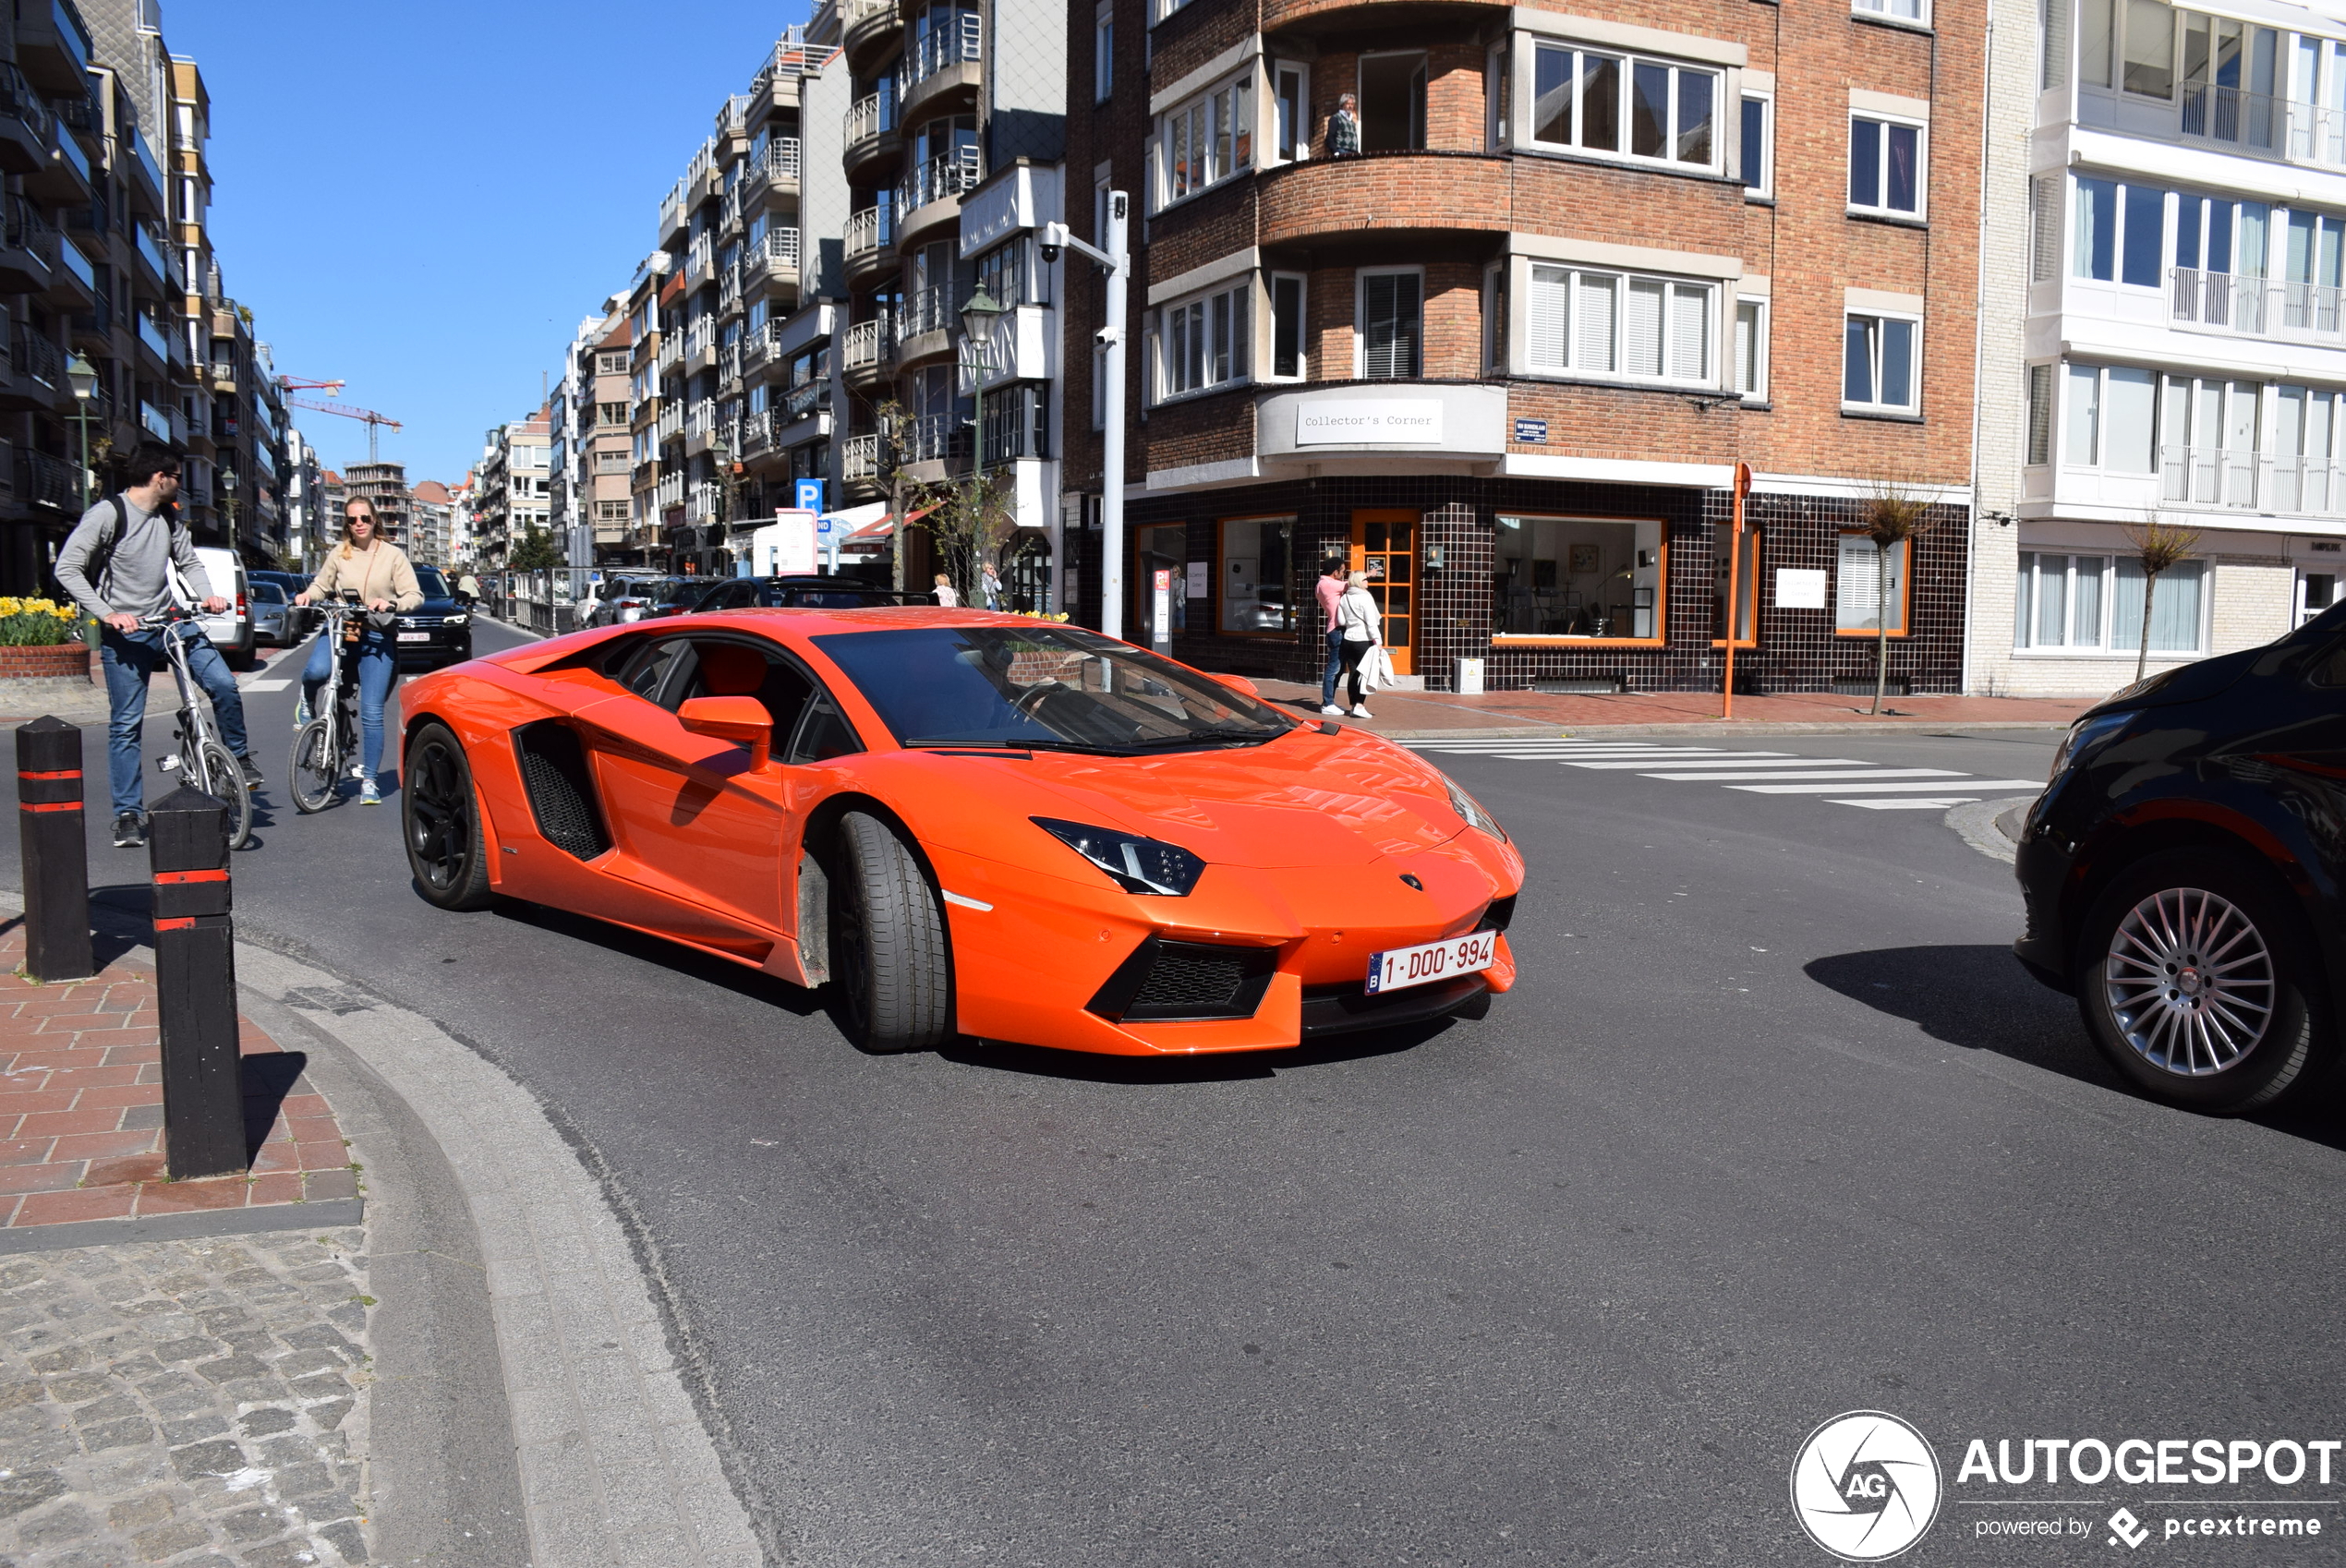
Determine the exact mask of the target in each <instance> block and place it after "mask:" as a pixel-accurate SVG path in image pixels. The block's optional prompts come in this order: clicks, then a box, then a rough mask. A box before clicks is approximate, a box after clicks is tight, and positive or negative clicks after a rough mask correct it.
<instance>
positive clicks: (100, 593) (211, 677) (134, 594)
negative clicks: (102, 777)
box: [56, 450, 260, 850]
mask: <svg viewBox="0 0 2346 1568" xmlns="http://www.w3.org/2000/svg"><path fill="white" fill-rule="evenodd" d="M127 478H128V480H129V484H128V485H127V488H124V489H123V490H122V491H121V492H120V493H118V494H115V495H110V496H108V497H106V498H105V499H104V500H103V501H100V502H98V504H97V505H95V506H93V507H91V509H90V510H89V511H88V512H85V513H82V514H81V521H80V522H79V523H77V524H75V525H74V529H73V532H72V533H71V534H69V535H67V537H66V542H65V548H64V549H61V550H59V551H58V552H57V564H56V574H57V581H58V583H59V584H60V585H63V586H64V588H65V590H66V592H67V593H68V594H70V595H72V596H73V602H74V603H76V604H78V605H79V606H80V607H81V608H82V609H83V610H84V611H86V612H87V613H89V614H90V615H92V616H95V617H96V618H97V619H98V621H99V622H100V623H101V624H102V625H103V627H104V631H103V633H102V635H101V639H100V642H99V645H98V662H99V664H100V665H101V666H103V669H105V672H106V713H107V724H106V775H107V783H108V786H109V787H110V789H111V790H113V794H114V841H115V848H116V849H119V850H133V849H137V848H138V847H139V845H141V844H144V843H145V842H146V841H147V818H146V810H145V807H146V792H145V790H143V789H142V788H141V782H142V779H143V778H144V775H145V773H146V758H145V756H144V754H142V752H141V750H140V742H141V741H142V740H143V738H144V734H145V727H146V718H147V682H148V681H150V680H151V679H152V678H153V676H154V673H155V671H156V670H158V669H162V668H163V661H164V658H165V657H166V656H165V654H164V653H163V638H164V637H165V636H167V635H170V634H171V633H169V632H168V631H166V630H165V629H164V628H162V627H144V626H141V625H140V624H139V621H142V620H143V619H144V618H146V617H147V616H150V615H152V614H154V613H155V612H156V611H157V610H159V609H163V608H164V607H165V606H167V605H171V604H177V605H179V606H181V607H182V608H183V609H193V608H196V607H197V605H198V604H199V603H200V606H201V608H202V609H203V611H204V613H205V614H207V615H217V614H219V613H220V612H221V611H223V610H224V609H227V608H228V600H227V598H226V597H224V595H223V594H222V593H221V592H220V589H221V587H222V586H223V585H221V584H217V583H214V582H212V576H211V573H208V572H206V571H205V570H204V564H203V561H202V560H201V558H200V557H199V556H198V555H197V554H196V546H195V541H194V540H193V539H191V538H190V537H188V534H187V528H186V527H185V526H183V525H181V524H180V523H179V521H178V508H177V505H176V502H177V500H178V496H179V460H178V459H177V458H175V457H173V456H171V455H170V454H169V453H167V452H160V451H154V450H148V451H142V452H139V455H138V456H137V457H135V458H133V459H132V460H131V463H130V468H129V471H128V474H127ZM225 586H226V587H227V588H228V590H229V591H230V592H231V593H233V592H234V591H235V590H236V585H235V584H233V583H231V584H227V585H225ZM199 596H200V598H199ZM187 669H188V672H189V673H190V674H192V675H193V676H195V678H196V683H197V684H198V685H200V686H201V687H202V688H203V690H204V695H205V696H207V697H209V698H210V699H211V700H212V713H213V715H214V716H215V717H216V718H218V719H219V721H220V738H221V740H222V741H223V742H226V744H227V747H228V749H229V750H230V751H232V752H234V753H236V763H237V766H240V767H241V768H242V769H243V770H244V776H245V788H247V789H248V790H249V789H253V788H256V787H257V786H259V784H260V768H259V767H257V766H254V765H253V760H252V758H251V756H250V755H249V754H248V752H247V741H246V736H245V704H244V698H243V697H242V696H240V695H239V694H237V691H236V677H235V676H233V675H231V674H229V673H228V666H227V662H226V661H225V660H224V659H223V658H222V657H220V650H219V649H217V648H215V647H213V646H212V643H211V640H210V639H209V638H205V637H196V638H192V639H191V640H190V641H189V643H188V646H187Z"/></svg>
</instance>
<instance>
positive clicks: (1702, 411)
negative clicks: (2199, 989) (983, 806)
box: [1064, 0, 1986, 691]
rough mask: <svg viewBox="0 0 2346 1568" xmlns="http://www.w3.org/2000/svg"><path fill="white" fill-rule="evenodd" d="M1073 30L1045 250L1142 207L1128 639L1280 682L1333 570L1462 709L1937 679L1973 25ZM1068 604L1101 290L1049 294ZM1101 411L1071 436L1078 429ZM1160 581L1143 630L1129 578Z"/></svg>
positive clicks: (1966, 535)
mask: <svg viewBox="0 0 2346 1568" xmlns="http://www.w3.org/2000/svg"><path fill="white" fill-rule="evenodd" d="M1604 9H1605V15H1603V16H1602V17H1599V16H1593V15H1590V14H1586V8H1574V9H1569V10H1567V9H1565V8H1561V7H1553V8H1552V7H1549V6H1543V5H1530V6H1500V5H1495V4H1453V5H1444V6H1419V5H1413V4H1397V3H1391V0H1386V3H1378V4H1368V3H1365V0H1189V3H1188V4H1186V5H1181V4H1178V3H1177V0H1082V3H1081V4H1078V5H1077V6H1074V7H1073V8H1071V9H1070V13H1069V29H1068V36H1069V41H1070V42H1069V49H1068V53H1069V67H1070V68H1069V105H1070V113H1069V116H1068V149H1067V157H1066V168H1067V169H1068V171H1069V177H1070V181H1071V182H1072V181H1075V180H1077V179H1079V178H1082V177H1084V176H1083V175H1079V174H1078V172H1079V171H1082V172H1087V175H1088V178H1089V181H1090V183H1091V185H1092V186H1093V187H1094V188H1093V190H1092V191H1091V192H1090V193H1088V194H1086V195H1084V196H1082V197H1079V196H1077V195H1076V194H1075V193H1073V192H1070V198H1069V199H1068V202H1067V207H1068V211H1069V214H1070V223H1074V224H1075V225H1076V226H1077V228H1078V231H1079V232H1082V231H1083V229H1084V227H1085V224H1086V222H1087V219H1088V221H1089V223H1090V224H1091V225H1092V227H1093V229H1094V233H1096V230H1097V227H1098V225H1099V224H1100V223H1101V221H1102V220H1101V216H1100V215H1101V213H1102V212H1103V211H1104V210H1105V197H1106V191H1107V190H1109V189H1110V188H1115V189H1120V190H1125V191H1129V192H1131V197H1132V212H1133V222H1132V240H1133V250H1134V254H1135V271H1134V276H1133V279H1132V283H1131V312H1132V315H1131V320H1130V322H1129V323H1128V324H1129V326H1130V328H1131V332H1132V334H1133V336H1132V339H1131V343H1132V352H1131V355H1130V356H1129V363H1128V372H1129V375H1130V378H1131V381H1130V385H1129V386H1128V388H1127V399H1128V407H1129V409H1130V410H1131V427H1130V436H1129V440H1128V445H1127V449H1126V450H1127V457H1126V464H1127V471H1126V473H1125V476H1124V479H1125V484H1126V490H1125V494H1126V497H1127V501H1126V510H1125V518H1126V529H1127V545H1128V549H1129V550H1130V552H1131V553H1130V558H1129V560H1128V561H1127V562H1126V571H1125V581H1126V583H1127V584H1128V585H1129V592H1130V598H1129V601H1128V604H1127V607H1126V610H1125V625H1126V634H1127V635H1128V636H1131V638H1133V640H1135V641H1148V640H1151V639H1153V638H1154V639H1156V640H1158V641H1160V642H1161V643H1164V644H1167V645H1170V647H1171V649H1172V651H1173V652H1174V653H1175V655H1176V656H1177V657H1182V658H1184V659H1188V660H1191V661H1192V662H1195V663H1198V664H1201V665H1203V666H1206V667H1209V668H1219V669H1233V670H1239V671H1241V672H1256V673H1278V674H1284V675H1310V674H1314V673H1316V670H1317V668H1318V665H1319V662H1320V652H1319V649H1320V634H1321V627H1320V625H1319V624H1318V619H1317V610H1316V608H1315V607H1314V606H1313V604H1312V599H1311V593H1310V590H1311V585H1312V579H1313V577H1314V576H1315V575H1316V572H1317V568H1318V565H1319V563H1320V562H1321V561H1323V560H1324V559H1326V558H1328V557H1330V556H1340V557H1344V558H1347V559H1348V560H1350V561H1352V562H1353V563H1354V564H1355V565H1356V566H1357V567H1360V568H1361V569H1363V570H1366V571H1367V572H1369V573H1371V575H1372V580H1373V586H1374V587H1375V588H1376V591H1377V592H1378V594H1379V596H1380V597H1382V598H1383V600H1384V601H1385V611H1386V624H1387V642H1388V645H1390V646H1391V648H1392V651H1393V654H1394V657H1395V661H1396V664H1397V667H1398V668H1399V669H1401V671H1402V672H1403V673H1404V674H1405V675H1410V674H1414V675H1415V676H1417V677H1420V678H1422V679H1423V680H1424V681H1426V683H1427V684H1428V685H1430V686H1431V687H1433V689H1436V690H1442V689H1452V688H1454V686H1455V683H1456V681H1457V675H1458V669H1459V666H1458V661H1459V660H1461V659H1480V660H1482V661H1484V669H1485V673H1486V680H1487V681H1488V683H1489V684H1490V685H1491V686H1492V687H1493V688H1494V689H1511V688H1522V687H1526V686H1533V685H1547V686H1558V685H1566V684H1572V685H1578V684H1581V683H1586V684H1587V685H1589V686H1592V687H1602V686H1611V685H1619V686H1622V687H1626V688H1627V689H1631V690H1657V689H1672V688H1687V687H1699V686H1702V685H1706V684H1715V683H1716V681H1718V680H1719V679H1720V673H1721V671H1720V668H1719V661H1720V658H1721V655H1722V652H1723V643H1722V642H1721V638H1722V637H1723V633H1724V629H1725V624H1726V619H1727V617H1726V599H1727V591H1726V583H1725V578H1726V568H1727V561H1726V553H1727V551H1726V547H1725V544H1724V540H1725V539H1726V538H1727V537H1728V532H1727V529H1728V525H1729V522H1730V518H1731V513H1732V495H1733V476H1734V472H1735V465H1736V464H1738V463H1743V464H1748V465H1749V467H1750V469H1751V470H1752V472H1753V476H1754V478H1753V484H1752V488H1751V492H1750V497H1749V501H1748V505H1747V524H1748V526H1749V530H1750V532H1749V534H1748V536H1747V545H1746V549H1747V556H1746V560H1745V562H1744V569H1743V570H1742V571H1741V572H1740V573H1739V574H1738V575H1739V579H1740V582H1741V584H1742V585H1743V592H1744V604H1743V609H1742V611H1741V613H1740V615H1739V616H1738V617H1737V621H1738V631H1739V633H1741V636H1742V638H1743V644H1742V646H1743V649H1744V651H1742V652H1739V654H1738V663H1737V669H1738V683H1739V684H1742V683H1745V681H1747V682H1748V684H1749V686H1750V687H1752V688H1753V689H1759V690H1816V689H1820V688H1824V687H1828V686H1831V685H1832V684H1835V683H1838V682H1843V681H1859V680H1869V678H1870V674H1871V670H1872V663H1873V658H1874V655H1875V631H1876V624H1877V623H1876V620H1875V615H1876V604H1877V602H1878V600H1877V591H1878V578H1877V572H1878V570H1879V568H1878V565H1877V557H1876V554H1875V551H1874V548H1873V546H1872V544H1871V543H1870V541H1869V540H1867V539H1866V538H1865V537H1864V536H1863V534H1862V533H1861V532H1859V531H1858V529H1859V527H1860V520H1861V518H1862V515H1863V513H1864V510H1865V506H1866V502H1867V501H1868V498H1869V497H1870V496H1872V495H1874V494H1877V493H1880V491H1881V489H1882V488H1884V487H1886V486H1895V487H1897V488H1902V489H1904V490H1905V491H1907V492H1909V493H1913V494H1915V495H1917V496H1918V497H1919V498H1920V499H1923V500H1926V501H1929V502H1930V503H1931V515H1932V518H1933V523H1934V525H1933V526H1932V527H1931V528H1930V530H1929V532H1928V533H1926V534H1925V535H1924V536H1923V537H1921V538H1920V539H1919V540H1918V541H1917V544H1916V545H1915V547H1914V549H1913V560H1912V561H1911V562H1909V561H1907V560H1906V559H1905V551H1904V550H1903V549H1902V550H1901V551H1900V552H1898V553H1896V554H1894V555H1893V558H1892V559H1891V561H1890V562H1889V566H1890V571H1891V573H1892V578H1891V592H1890V594H1889V603H1890V616H1891V624H1892V631H1893V653H1892V673H1893V681H1899V682H1904V683H1907V684H1908V685H1909V686H1910V687H1911V689H1913V690H1917V691H1952V690H1953V689H1955V688H1956V686H1957V685H1958V683H1959V681H1960V680H1961V678H1962V660H1963V635H1964V625H1963V622H1964V594H1965V578H1966V573H1967V555H1968V549H1969V541H1970V532H1971V531H1970V523H1969V513H1970V502H1971V490H1970V480H1971V467H1970V463H1971V449H1972V436H1973V430H1972V427H1973V394H1974V385H1975V374H1974V370H1975V353H1976V339H1975V334H1976V331H1977V311H1978V295H1979V289H1978V250H1977V247H1978V231H1979V222H1980V211H1979V199H1978V193H1979V162H1980V158H1979V147H1980V136H1981V123H1980V114H1981V111H1980V104H1981V103H1982V101H1983V91H1982V81H1981V67H1982V52H1981V41H1982V39H1983V38H1984V37H1985V32H1986V22H1985V9H1984V6H1983V5H1982V4H1981V0H1935V3H1934V0H1852V3H1851V4H1848V5H1844V6H1840V7H1832V6H1827V7H1823V8H1817V7H1794V6H1776V5H1769V4H1753V3H1751V0H1635V3H1630V4H1623V5H1618V6H1608V7H1605V8H1604ZM1068 272H1069V280H1068V286H1067V289H1066V293H1065V300H1066V306H1065V310H1064V315H1065V319H1066V332H1067V338H1066V342H1067V344H1068V350H1067V353H1066V356H1065V362H1066V369H1067V377H1068V385H1067V392H1066V406H1067V408H1068V410H1069V411H1070V417H1069V420H1068V424H1069V426H1070V428H1069V429H1068V430H1067V431H1066V437H1065V441H1064V484H1065V487H1066V488H1067V489H1068V490H1069V491H1070V506H1069V513H1070V517H1071V518H1074V519H1076V520H1077V521H1078V523H1079V524H1080V525H1079V526H1077V527H1073V528H1070V537H1069V549H1068V550H1067V552H1066V556H1065V562H1066V564H1067V565H1068V566H1069V567H1070V569H1071V570H1070V582H1069V583H1068V584H1067V587H1068V589H1069V592H1070V603H1071V604H1072V605H1075V606H1077V607H1079V613H1082V609H1086V608H1090V609H1095V607H1096V605H1097V602H1098V601H1097V594H1098V586H1097V585H1098V582H1099V561H1098V545H1097V540H1098V534H1097V531H1096V522H1095V520H1096V517H1097V511H1098V509H1097V506H1096V504H1095V503H1094V501H1092V500H1091V499H1090V498H1094V497H1096V496H1097V495H1098V494H1099V492H1100V489H1101V486H1102V476H1101V457H1100V442H1099V437H1098V435H1097V434H1096V429H1097V427H1098V424H1099V420H1100V416H1101V404H1100V400H1099V397H1098V395H1097V389H1096V388H1095V386H1094V374H1095V371H1096V368H1097V365H1098V363H1099V362H1098V361H1097V360H1096V359H1095V357H1094V354H1093V352H1092V348H1091V334H1092V333H1093V332H1094V331H1095V330H1096V329H1097V328H1098V327H1099V326H1100V325H1101V324H1102V305H1103V301H1102V293H1103V291H1102V286H1101V282H1100V280H1099V279H1098V277H1097V276H1096V275H1095V274H1094V271H1093V270H1092V269H1089V268H1081V267H1070V268H1069V269H1068ZM1087 407H1088V408H1089V409H1090V410H1091V413H1092V417H1091V418H1090V419H1088V420H1087V419H1085V418H1083V417H1082V411H1083V410H1085V409H1086V408H1087ZM1156 570H1166V571H1169V572H1170V573H1171V574H1172V577H1171V580H1172V582H1173V584H1174V585H1175V591H1174V592H1173V593H1172V595H1171V596H1170V600H1169V610H1168V615H1167V619H1168V620H1169V621H1171V622H1172V623H1171V624H1170V625H1168V626H1158V625H1156V624H1155V603H1154V597H1153V595H1152V594H1151V593H1150V592H1149V591H1148V589H1149V585H1150V583H1151V577H1152V573H1153V572H1154V571H1156Z"/></svg>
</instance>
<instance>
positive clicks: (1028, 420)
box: [986, 381, 1051, 463]
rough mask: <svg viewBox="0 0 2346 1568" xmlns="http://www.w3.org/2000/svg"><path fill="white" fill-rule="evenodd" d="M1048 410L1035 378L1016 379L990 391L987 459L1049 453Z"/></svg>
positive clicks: (1004, 459)
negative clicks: (1005, 385) (1028, 379)
mask: <svg viewBox="0 0 2346 1568" xmlns="http://www.w3.org/2000/svg"><path fill="white" fill-rule="evenodd" d="M1047 413H1048V408H1047V405H1046V404H1045V402H1044V396H1043V389H1042V388H1041V387H1040V386H1038V385H1036V384H1035V383H1034V382H1033V381H1014V382H1012V383H1011V384H1010V385H1009V386H1007V387H997V388H995V389H994V390H993V391H992V392H987V393H986V462H988V463H1009V462H1010V461H1012V460H1013V459H1016V458H1021V457H1048V456H1050V455H1051V452H1050V441H1049V439H1048V437H1049V431H1048V429H1047V428H1046V415H1047Z"/></svg>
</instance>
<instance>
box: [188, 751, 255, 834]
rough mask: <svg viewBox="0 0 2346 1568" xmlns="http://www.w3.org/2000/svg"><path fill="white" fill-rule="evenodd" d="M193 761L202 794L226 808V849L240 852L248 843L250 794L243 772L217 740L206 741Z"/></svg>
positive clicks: (250, 818)
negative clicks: (200, 768)
mask: <svg viewBox="0 0 2346 1568" xmlns="http://www.w3.org/2000/svg"><path fill="white" fill-rule="evenodd" d="M197 760H198V761H199V762H200V763H201V764H202V766H203V792H204V793H205V794H207V795H210V796H211V797H212V799H214V800H216V801H220V802H224V803H225V804H226V806H227V807H228V847H229V848H230V849H232V850H241V849H243V848H244V847H245V846H246V845H247V844H248V843H249V842H251V840H252V791H251V790H248V789H246V788H245V770H244V769H243V768H241V767H238V766H236V757H235V756H233V755H231V754H230V753H229V751H228V748H227V747H225V746H224V745H222V744H221V743H220V742H217V741H206V742H204V743H203V750H202V754H201V755H200V757H199V758H198V759H197Z"/></svg>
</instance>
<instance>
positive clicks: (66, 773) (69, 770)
mask: <svg viewBox="0 0 2346 1568" xmlns="http://www.w3.org/2000/svg"><path fill="white" fill-rule="evenodd" d="M17 777H18V778H80V777H81V769H79V768H78V767H60V768H52V769H50V770H49V771H48V772H45V773H34V772H30V771H29V770H28V769H25V768H21V767H20V768H18V769H17Z"/></svg>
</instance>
